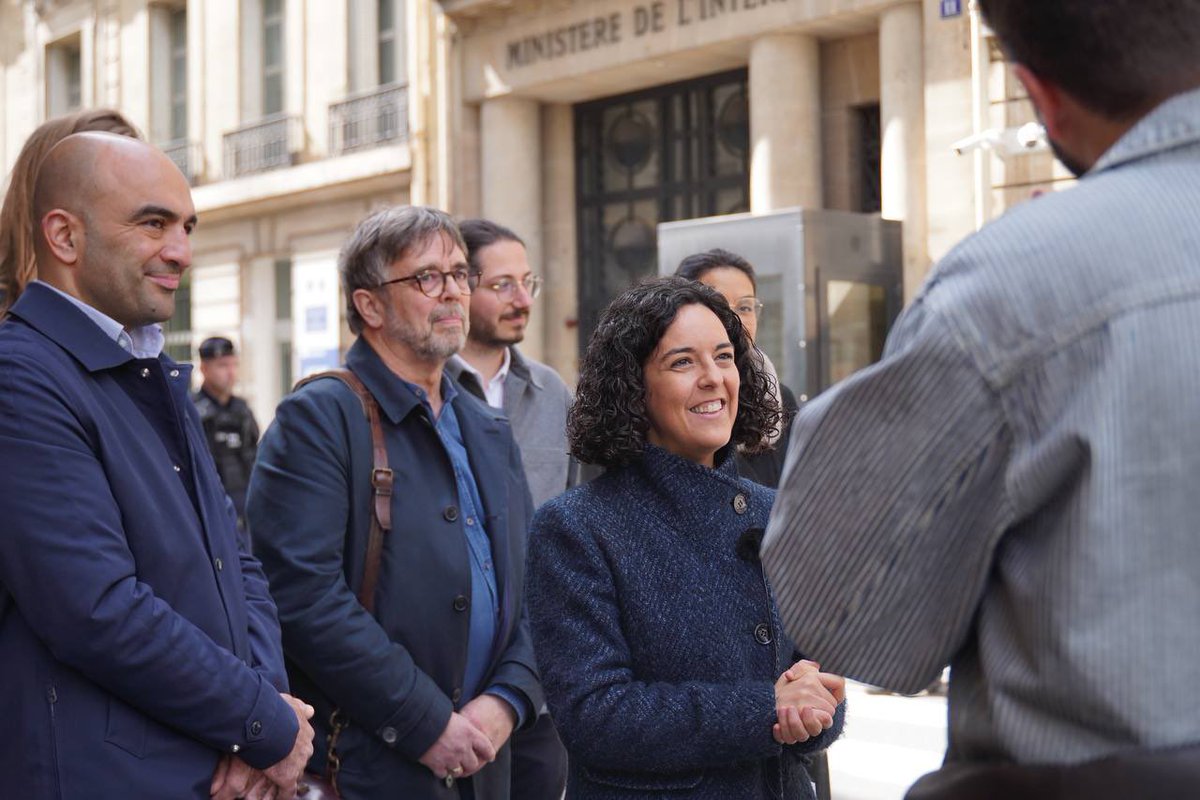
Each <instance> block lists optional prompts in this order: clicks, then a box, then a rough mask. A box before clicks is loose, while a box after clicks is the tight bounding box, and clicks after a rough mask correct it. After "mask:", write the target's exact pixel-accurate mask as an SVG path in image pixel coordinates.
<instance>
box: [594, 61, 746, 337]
mask: <svg viewBox="0 0 1200 800" xmlns="http://www.w3.org/2000/svg"><path fill="white" fill-rule="evenodd" d="M575 154H576V173H575V174H576V195H577V197H576V209H577V213H578V215H579V217H578V231H579V234H578V235H579V324H580V331H581V334H580V344H581V345H586V343H587V339H588V337H589V336H590V335H591V332H592V330H594V329H595V326H596V322H597V321H598V320H599V316H600V312H601V311H602V310H603V309H604V307H605V306H606V305H608V303H609V302H610V301H611V300H612V298H613V297H614V296H615V295H616V294H617V293H618V292H620V291H621V290H622V289H625V288H626V287H628V286H631V285H632V284H634V283H636V282H637V281H638V280H640V279H641V278H643V277H646V276H648V275H653V274H655V273H656V272H657V267H658V264H657V260H658V253H657V237H656V234H655V226H656V225H657V224H658V223H660V222H670V221H672V220H679V219H691V218H693V217H705V216H712V215H714V214H733V213H737V212H741V211H749V210H750V200H749V183H750V178H749V175H750V108H749V101H748V95H747V89H746V71H745V70H737V71H735V72H727V73H723V74H720V75H712V76H709V77H706V78H698V79H696V80H691V81H686V82H684V83H677V84H671V85H668V86H659V87H656V88H654V89H649V90H646V91H642V92H635V93H633V94H627V95H621V96H619V97H609V98H605V99H603V100H595V101H592V102H589V103H584V104H581V105H578V106H576V107H575Z"/></svg>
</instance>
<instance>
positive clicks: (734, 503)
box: [629, 444, 771, 533]
mask: <svg viewBox="0 0 1200 800" xmlns="http://www.w3.org/2000/svg"><path fill="white" fill-rule="evenodd" d="M629 469H630V471H631V474H632V477H633V478H634V484H635V485H637V486H639V487H641V490H642V491H644V492H645V493H646V494H647V495H648V497H646V498H645V501H646V507H647V508H651V509H653V508H656V507H657V508H661V509H662V516H663V519H664V521H667V522H669V523H671V524H673V525H675V526H678V527H681V529H683V530H685V531H693V530H694V531H698V532H701V533H703V532H710V531H714V530H717V529H720V530H724V529H726V528H730V527H731V526H730V525H729V524H728V523H730V522H732V523H744V526H745V528H752V527H764V526H765V525H766V524H767V516H768V514H769V513H770V511H771V508H770V501H769V500H764V499H762V494H761V492H754V491H752V489H751V486H750V485H749V484H748V483H747V482H746V481H743V480H742V479H741V478H739V477H738V472H737V464H736V459H735V458H734V448H733V447H731V446H726V447H723V448H722V449H721V450H719V451H717V456H716V466H715V468H713V469H710V468H709V467H705V466H702V465H700V464H697V463H696V462H694V461H689V460H687V459H686V458H681V457H680V456H677V455H675V454H673V453H670V452H668V451H666V450H664V449H662V448H661V447H656V446H655V445H652V444H648V445H646V449H645V451H644V452H643V453H642V457H641V458H640V459H638V460H637V461H635V462H633V463H632V464H630V466H629ZM755 495H758V496H757V497H756V496H755ZM739 497H740V498H741V500H740V501H739V500H738V498H739ZM742 504H744V505H742ZM739 507H740V508H741V509H742V510H741V511H740V512H739V511H738V510H737V509H738V508H739ZM732 527H738V525H733V526H732ZM740 532H741V531H740V530H739V531H738V533H740Z"/></svg>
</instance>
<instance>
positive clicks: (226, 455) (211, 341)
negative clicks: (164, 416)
mask: <svg viewBox="0 0 1200 800" xmlns="http://www.w3.org/2000/svg"><path fill="white" fill-rule="evenodd" d="M237 373H238V357H237V353H236V352H235V351H234V349H233V342H231V341H230V340H228V339H226V338H225V337H224V336H212V337H209V338H208V339H205V340H204V341H203V342H201V343H200V375H201V376H203V378H204V382H203V383H202V384H201V386H200V391H198V392H196V394H195V395H194V396H193V398H192V399H193V400H194V401H195V403H196V408H197V409H198V410H199V411H200V420H201V422H202V423H203V424H204V437H205V438H206V439H207V440H208V449H209V450H211V451H212V456H213V461H215V462H217V473H218V474H219V475H220V476H221V483H222V484H224V486H225V491H226V492H228V493H229V497H230V498H231V499H232V500H233V507H234V508H235V509H237V515H238V522H239V523H244V517H245V513H246V486H247V485H248V484H249V483H250V470H251V468H252V467H253V466H254V456H255V454H256V453H257V451H258V423H257V422H255V420H254V413H253V412H251V411H250V406H248V405H247V404H246V401H245V400H243V399H242V398H240V397H235V396H234V394H233V386H234V384H236V383H237Z"/></svg>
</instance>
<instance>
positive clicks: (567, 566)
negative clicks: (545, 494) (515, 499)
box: [527, 278, 844, 800]
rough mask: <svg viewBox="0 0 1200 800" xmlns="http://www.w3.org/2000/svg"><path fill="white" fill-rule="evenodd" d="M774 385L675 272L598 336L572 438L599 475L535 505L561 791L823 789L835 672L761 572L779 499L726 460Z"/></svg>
mask: <svg viewBox="0 0 1200 800" xmlns="http://www.w3.org/2000/svg"><path fill="white" fill-rule="evenodd" d="M766 380H767V378H766V376H765V374H764V373H763V371H762V367H761V361H760V360H759V358H758V357H757V356H756V355H755V353H754V351H753V349H752V346H751V344H750V342H749V339H748V338H747V337H746V336H745V335H744V334H743V331H742V327H741V323H740V322H739V321H738V318H737V315H736V314H735V313H734V312H733V311H732V310H731V309H730V308H729V305H728V303H726V302H725V301H724V300H723V299H722V298H721V296H720V295H719V294H717V293H716V292H714V291H713V290H712V289H710V288H708V287H706V286H703V285H700V284H697V283H693V282H691V281H686V280H683V279H681V278H665V279H661V280H657V281H652V282H649V283H646V284H643V285H641V286H638V287H635V288H634V289H630V290H629V291H627V292H625V293H624V294H623V295H621V296H620V297H619V298H617V300H616V301H614V303H613V304H612V306H610V307H609V309H608V310H607V311H606V312H605V314H604V317H603V318H602V319H601V322H600V325H599V327H598V328H597V331H596V333H595V335H594V336H593V337H592V340H591V343H590V344H589V346H588V350H587V353H586V354H585V355H584V358H583V363H582V366H581V375H580V382H579V389H578V395H577V400H576V403H575V406H574V407H573V408H572V410H571V416H570V419H569V422H568V432H569V438H570V445H571V452H572V454H573V455H575V456H576V457H578V458H580V459H581V460H583V461H586V462H589V463H598V464H601V465H603V466H605V467H606V468H607V471H606V473H605V474H604V475H603V476H601V477H600V478H597V479H596V480H594V481H591V482H590V483H587V484H584V485H583V486H580V487H578V488H576V489H574V490H572V491H570V492H568V493H566V494H565V495H562V496H560V497H558V498H557V499H555V500H553V501H551V502H549V503H547V504H546V505H544V506H542V508H541V509H540V510H539V511H538V513H537V515H536V516H535V518H534V522H533V534H532V539H531V542H530V547H529V568H528V584H527V586H528V604H529V612H530V618H531V622H532V627H533V635H534V644H535V648H536V652H537V658H538V663H539V664H540V666H541V672H542V680H543V685H544V687H545V690H546V696H547V699H548V701H549V704H550V711H551V713H552V714H553V716H554V719H555V721H556V723H557V724H558V726H559V730H560V732H561V734H562V738H563V741H564V742H565V744H566V746H567V751H568V754H569V769H570V772H569V776H568V781H567V797H568V798H578V799H579V800H616V798H641V797H649V796H661V795H664V794H666V793H669V795H670V797H672V798H695V799H699V798H712V800H728V799H729V798H738V800H744V799H745V800H753V799H754V798H785V799H787V800H793V799H796V798H812V797H813V796H814V794H813V789H812V784H811V781H810V778H809V775H808V772H807V770H806V756H807V755H808V754H811V753H814V752H817V751H819V750H821V749H823V748H825V747H827V746H828V745H829V744H830V743H831V742H832V741H833V740H834V739H835V738H836V737H837V736H838V735H839V734H840V732H841V726H842V719H843V715H844V703H843V696H844V681H843V680H842V679H841V678H840V677H838V676H834V675H828V674H826V673H821V672H819V668H818V667H817V665H815V664H812V663H811V662H807V661H802V660H801V659H802V656H801V655H800V654H799V653H797V652H796V650H795V647H794V646H793V644H792V643H791V642H790V641H789V640H788V639H787V636H786V635H785V634H784V632H783V629H782V626H781V624H780V620H779V615H778V612H777V611H776V608H775V604H774V601H773V600H772V596H771V590H770V587H769V586H768V584H767V582H766V578H765V577H764V575H763V572H762V568H761V566H760V564H759V562H758V554H757V553H758V541H759V538H760V537H761V534H762V530H763V528H764V527H765V526H766V524H767V516H768V514H769V512H770V509H771V503H772V501H773V500H774V491H773V490H771V489H767V488H764V487H762V486H759V485H757V484H755V483H752V482H750V481H748V480H745V479H743V478H739V477H738V474H737V467H736V464H735V459H734V458H732V451H733V449H734V447H735V446H736V445H739V444H740V445H743V446H744V447H747V448H750V449H753V448H755V447H758V446H760V445H761V444H762V443H763V442H764V441H766V440H767V439H769V438H770V435H771V432H772V430H773V429H774V428H775V426H776V425H777V424H778V420H779V408H778V405H777V404H776V403H775V402H773V401H771V400H770V399H769V398H770V394H769V393H768V392H767V391H766V388H765V382H766ZM764 398H766V399H764Z"/></svg>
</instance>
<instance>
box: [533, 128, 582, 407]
mask: <svg viewBox="0 0 1200 800" xmlns="http://www.w3.org/2000/svg"><path fill="white" fill-rule="evenodd" d="M542 141H543V143H544V145H545V155H544V161H543V163H544V164H545V165H546V168H545V171H544V173H543V174H544V176H545V177H544V183H543V189H542V191H543V197H544V198H545V204H544V209H545V210H544V213H543V215H542V220H543V223H542V224H543V226H544V227H543V231H544V233H545V235H544V237H543V243H544V245H545V248H544V250H543V257H544V260H543V262H542V264H541V265H540V266H539V267H535V269H540V270H541V273H542V275H544V276H545V278H546V286H545V289H544V290H543V294H542V296H541V298H540V299H539V300H538V302H537V305H536V306H535V307H534V314H535V317H537V316H540V318H541V324H540V326H539V327H541V329H542V330H543V331H544V333H545V337H546V339H545V345H546V346H545V349H544V352H543V354H544V356H545V360H546V363H547V364H549V365H550V366H552V367H554V369H555V370H557V371H558V374H559V375H561V376H562V378H563V380H565V381H566V382H567V383H569V384H572V385H573V384H574V383H575V379H576V378H577V377H578V371H579V364H578V359H579V289H578V284H579V265H578V259H577V249H576V242H575V120H574V115H573V114H572V111H571V107H570V106H569V105H548V106H546V111H545V114H543V115H542ZM536 321H537V320H536V318H535V322H536Z"/></svg>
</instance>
